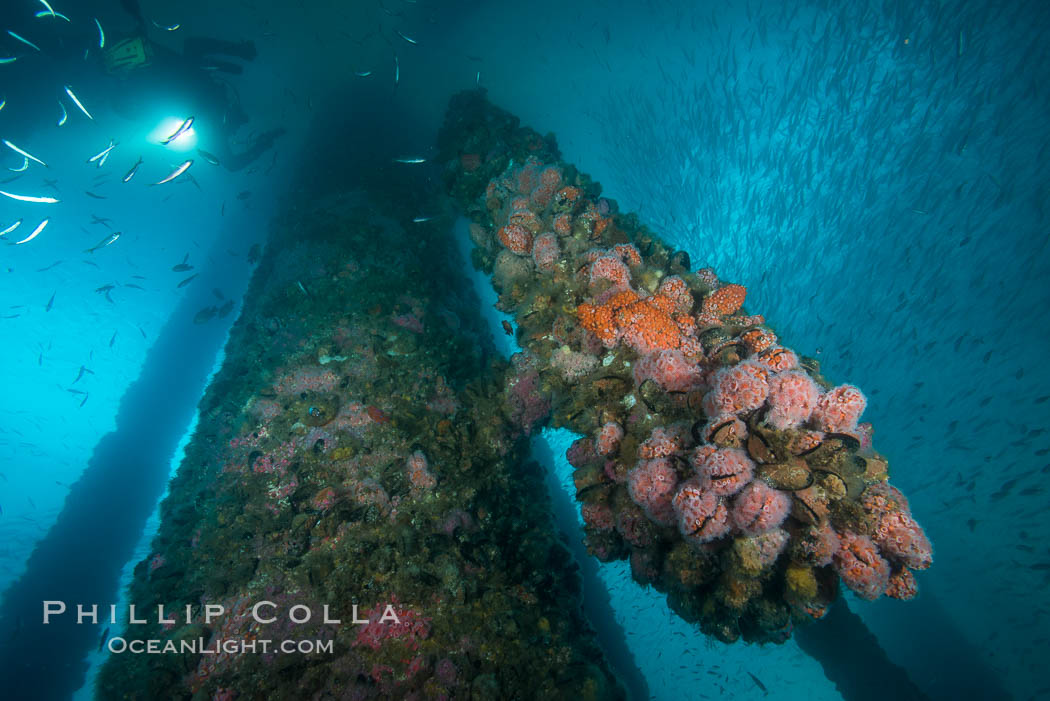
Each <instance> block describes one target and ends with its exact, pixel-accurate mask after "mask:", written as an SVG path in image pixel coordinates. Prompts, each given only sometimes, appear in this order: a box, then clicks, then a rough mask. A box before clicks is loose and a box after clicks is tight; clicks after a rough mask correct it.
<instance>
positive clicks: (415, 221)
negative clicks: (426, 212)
mask: <svg viewBox="0 0 1050 701" xmlns="http://www.w3.org/2000/svg"><path fill="white" fill-rule="evenodd" d="M433 218H434V217H414V218H413V219H412V223H413V224H422V223H423V222H428V221H430V220H431V219H433Z"/></svg>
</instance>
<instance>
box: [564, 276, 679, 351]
mask: <svg viewBox="0 0 1050 701" xmlns="http://www.w3.org/2000/svg"><path fill="white" fill-rule="evenodd" d="M674 309H675V303H674V301H673V300H671V299H669V298H667V297H665V296H664V295H659V294H657V295H653V296H651V297H645V298H639V297H638V294H637V293H636V292H634V291H633V290H630V289H627V290H622V291H620V292H617V293H616V294H614V295H613V296H612V297H610V298H609V299H608V300H607V301H606V302H605V303H604V304H601V305H595V304H587V303H584V304H581V305H580V306H579V307H577V309H576V315H577V317H578V318H579V321H580V325H581V326H583V328H585V329H587V330H588V331H590V332H591V333H593V334H594V335H595V336H597V337H598V338H599V339H600V340H601V341H602V343H603V344H605V345H606V346H607V347H610V348H611V347H612V346H614V345H616V342H617V341H618V340H619V338H620V337H621V336H622V337H623V339H624V340H625V341H626V342H627V344H628V345H629V346H631V347H632V348H633V349H634V350H636V351H637V352H638V353H640V354H643V355H645V354H649V353H655V352H656V351H659V350H669V349H675V348H678V347H679V346H680V345H681V343H682V340H683V336H682V332H681V330H680V329H679V326H678V324H677V323H676V322H675V320H674V318H673V317H672V314H673V313H674Z"/></svg>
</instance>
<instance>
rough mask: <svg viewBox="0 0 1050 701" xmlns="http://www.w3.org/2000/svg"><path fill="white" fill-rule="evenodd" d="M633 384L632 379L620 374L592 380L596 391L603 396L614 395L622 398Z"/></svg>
mask: <svg viewBox="0 0 1050 701" xmlns="http://www.w3.org/2000/svg"><path fill="white" fill-rule="evenodd" d="M631 384H632V383H631V381H630V380H629V379H627V378H626V377H621V376H619V375H605V376H604V377H599V378H598V379H596V380H595V381H594V382H592V383H591V386H592V387H594V390H595V392H597V393H598V394H599V395H600V396H602V397H603V398H606V397H614V398H616V399H620V398H621V397H622V396H623V395H625V394H627V392H628V391H630V388H631Z"/></svg>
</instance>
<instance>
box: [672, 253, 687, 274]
mask: <svg viewBox="0 0 1050 701" xmlns="http://www.w3.org/2000/svg"><path fill="white" fill-rule="evenodd" d="M670 267H672V268H679V269H680V271H682V272H689V270H690V269H691V268H692V265H691V264H690V261H689V254H688V253H687V252H685V251H675V252H674V253H672V254H671V262H670ZM672 272H679V270H674V271H672Z"/></svg>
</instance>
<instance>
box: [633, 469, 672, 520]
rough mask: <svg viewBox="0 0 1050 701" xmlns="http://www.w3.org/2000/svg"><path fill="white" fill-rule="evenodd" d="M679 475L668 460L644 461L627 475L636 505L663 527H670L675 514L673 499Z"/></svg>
mask: <svg viewBox="0 0 1050 701" xmlns="http://www.w3.org/2000/svg"><path fill="white" fill-rule="evenodd" d="M677 482H678V475H677V473H676V472H675V469H674V467H672V465H671V461H670V460H668V459H667V458H657V459H654V460H642V461H641V462H639V463H638V466H637V467H635V468H634V469H633V470H631V471H630V472H629V473H628V475H627V489H628V493H629V494H630V495H631V499H632V500H633V501H634V503H635V504H637V505H638V506H640V507H642V509H643V510H644V511H645V513H646V515H647V516H648V517H649V518H650V519H652V520H653V521H655V522H656V523H659V524H661V525H669V524H670V523H671V521H672V519H673V516H674V514H673V513H672V510H671V498H672V496H673V495H674V488H675V484H676V483H677Z"/></svg>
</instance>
